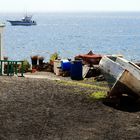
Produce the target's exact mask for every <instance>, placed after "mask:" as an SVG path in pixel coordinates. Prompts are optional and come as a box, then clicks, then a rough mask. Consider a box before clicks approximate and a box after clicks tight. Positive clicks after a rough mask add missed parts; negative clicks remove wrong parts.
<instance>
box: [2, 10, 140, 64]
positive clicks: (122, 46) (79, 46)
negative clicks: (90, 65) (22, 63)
mask: <svg viewBox="0 0 140 140" xmlns="http://www.w3.org/2000/svg"><path fill="white" fill-rule="evenodd" d="M23 16H24V14H22V13H0V22H2V23H5V24H6V27H5V32H4V56H7V57H8V58H9V59H11V60H23V59H27V60H30V57H31V56H33V55H39V56H44V57H45V61H48V60H49V58H50V55H51V54H53V53H54V52H57V53H58V54H59V55H60V57H61V58H71V59H72V58H74V56H76V55H78V54H86V53H88V52H89V51H90V50H92V51H93V52H94V53H98V54H121V55H123V56H124V58H126V59H128V60H131V61H139V60H140V59H139V54H140V13H139V12H124V13H122V12H113V13H110V12H106V13H102V12H99V13H98V12H95V13H35V14H33V19H34V20H35V21H36V22H37V25H36V26H11V25H10V23H8V22H6V20H20V19H21V18H22V17H23Z"/></svg>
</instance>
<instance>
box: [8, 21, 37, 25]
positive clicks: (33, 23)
mask: <svg viewBox="0 0 140 140" xmlns="http://www.w3.org/2000/svg"><path fill="white" fill-rule="evenodd" d="M8 22H10V23H11V25H12V26H31V25H36V22H23V21H11V20H8Z"/></svg>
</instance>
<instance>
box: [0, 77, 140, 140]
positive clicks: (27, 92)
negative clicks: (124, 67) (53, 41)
mask: <svg viewBox="0 0 140 140" xmlns="http://www.w3.org/2000/svg"><path fill="white" fill-rule="evenodd" d="M87 83H88V84H93V85H94V84H95V83H94V82H90V81H88V82H87ZM97 85H101V86H102V87H104V86H106V84H104V83H97ZM97 90H99V89H97V88H95V89H94V88H90V87H89V86H87V87H86V86H79V85H76V84H73V85H72V84H67V83H65V82H60V81H51V80H47V79H31V78H16V77H0V140H139V139H140V131H139V130H140V109H139V106H133V105H131V102H130V103H129V104H127V107H128V106H129V107H130V108H129V107H128V108H125V106H123V108H121V107H119V108H114V107H111V106H108V105H106V104H104V103H103V101H101V100H93V99H91V98H89V94H91V93H93V92H94V91H97ZM100 90H101V89H100Z"/></svg>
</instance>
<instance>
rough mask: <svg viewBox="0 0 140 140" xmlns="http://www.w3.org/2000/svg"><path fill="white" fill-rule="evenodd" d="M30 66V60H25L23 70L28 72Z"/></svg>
mask: <svg viewBox="0 0 140 140" xmlns="http://www.w3.org/2000/svg"><path fill="white" fill-rule="evenodd" d="M30 66H31V65H30V64H29V62H28V60H23V71H24V72H27V71H28V70H29V68H30Z"/></svg>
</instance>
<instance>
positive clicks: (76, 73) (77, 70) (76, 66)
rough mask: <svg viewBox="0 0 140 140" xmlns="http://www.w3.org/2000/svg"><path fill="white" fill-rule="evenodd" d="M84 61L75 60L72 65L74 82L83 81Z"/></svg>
mask: <svg viewBox="0 0 140 140" xmlns="http://www.w3.org/2000/svg"><path fill="white" fill-rule="evenodd" d="M82 69H83V68H82V61H80V60H75V61H73V62H72V63H71V79H72V80H82V79H83V76H82Z"/></svg>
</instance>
